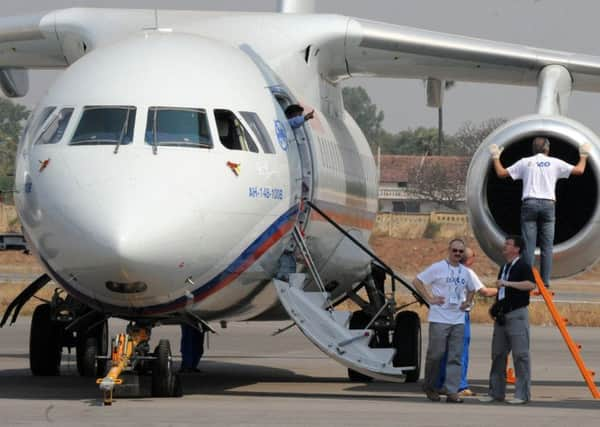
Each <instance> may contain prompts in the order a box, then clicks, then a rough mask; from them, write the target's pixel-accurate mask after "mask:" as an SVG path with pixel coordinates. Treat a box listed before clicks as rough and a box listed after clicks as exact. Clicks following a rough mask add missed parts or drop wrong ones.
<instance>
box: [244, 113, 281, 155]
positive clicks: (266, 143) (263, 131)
mask: <svg viewBox="0 0 600 427" xmlns="http://www.w3.org/2000/svg"><path fill="white" fill-rule="evenodd" d="M240 114H241V115H242V117H243V118H244V120H246V123H248V126H250V128H251V129H252V131H253V132H254V135H256V137H257V138H258V143H259V144H260V146H261V147H262V149H263V151H264V152H265V153H268V154H274V153H275V148H274V147H273V142H272V141H271V138H270V137H269V133H268V132H267V128H265V125H264V124H263V122H262V120H261V119H260V117H258V114H256V113H253V112H250V111H241V112H240Z"/></svg>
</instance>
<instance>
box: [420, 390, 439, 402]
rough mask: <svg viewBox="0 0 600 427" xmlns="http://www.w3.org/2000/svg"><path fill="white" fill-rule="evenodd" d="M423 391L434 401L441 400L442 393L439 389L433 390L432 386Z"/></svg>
mask: <svg viewBox="0 0 600 427" xmlns="http://www.w3.org/2000/svg"><path fill="white" fill-rule="evenodd" d="M423 391H424V392H425V395H426V396H427V399H429V400H431V401H432V402H439V401H440V395H439V394H438V392H437V391H435V390H432V389H430V388H426V389H424V390H423Z"/></svg>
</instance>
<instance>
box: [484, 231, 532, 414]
mask: <svg viewBox="0 0 600 427" xmlns="http://www.w3.org/2000/svg"><path fill="white" fill-rule="evenodd" d="M523 245H524V244H523V239H522V238H521V236H508V237H507V238H506V240H505V242H504V247H503V249H502V254H503V255H504V259H505V260H506V264H504V265H503V266H502V268H501V269H500V273H499V274H498V281H497V282H496V285H497V287H498V296H497V300H496V307H498V309H497V310H495V311H494V314H495V322H494V336H493V338H492V367H491V369H490V389H489V394H488V396H484V397H482V398H481V399H480V400H481V401H482V402H492V401H495V400H496V401H503V400H504V398H505V394H506V360H507V357H508V353H509V352H511V351H512V354H513V360H514V364H515V371H516V377H517V381H516V384H515V396H514V398H513V399H510V400H507V403H510V404H514V405H519V404H523V403H527V402H529V400H530V399H531V394H530V389H531V362H530V358H529V307H528V306H529V292H530V291H531V290H532V289H534V288H535V287H536V285H535V279H534V277H533V272H532V270H531V266H530V265H529V264H527V262H525V260H524V259H523V258H521V252H522V251H523V250H524V247H523Z"/></svg>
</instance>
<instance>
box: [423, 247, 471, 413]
mask: <svg viewBox="0 0 600 427" xmlns="http://www.w3.org/2000/svg"><path fill="white" fill-rule="evenodd" d="M464 252H465V244H464V242H463V241H462V240H460V239H454V240H451V241H450V244H449V245H448V258H446V259H444V260H442V261H438V262H436V263H434V264H432V265H430V266H429V267H427V268H426V269H425V270H424V271H422V272H421V273H419V274H418V275H417V277H416V279H415V280H414V282H413V285H414V287H415V288H416V290H417V291H419V293H420V294H421V295H422V296H423V298H424V299H425V301H427V303H429V316H428V320H429V344H428V347H427V357H426V361H425V384H424V386H423V391H424V392H425V394H426V395H427V398H428V399H429V400H432V401H434V402H437V401H439V400H440V396H439V394H438V392H437V391H436V382H437V380H438V377H439V374H440V365H441V361H442V358H443V357H444V353H445V352H446V351H447V352H448V361H447V364H446V389H447V390H448V396H447V398H446V401H447V402H449V403H461V402H462V401H463V399H462V398H460V397H459V396H458V387H459V385H460V376H461V357H462V350H463V336H464V326H465V325H464V324H465V313H464V310H465V309H466V308H467V307H468V306H469V302H467V301H465V295H466V294H467V293H469V292H475V291H476V290H477V289H476V288H475V284H474V283H473V280H472V277H471V274H470V273H469V271H468V268H467V267H465V266H463V265H462V264H461V263H460V261H461V259H462V257H463V254H464ZM425 285H428V286H427V287H431V293H430V292H429V290H428V289H427V287H426V286H425Z"/></svg>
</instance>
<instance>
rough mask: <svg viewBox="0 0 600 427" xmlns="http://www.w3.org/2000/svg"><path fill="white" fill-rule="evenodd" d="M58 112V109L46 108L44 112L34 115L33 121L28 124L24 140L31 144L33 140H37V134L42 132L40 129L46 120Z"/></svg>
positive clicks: (24, 132)
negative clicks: (55, 111) (54, 112)
mask: <svg viewBox="0 0 600 427" xmlns="http://www.w3.org/2000/svg"><path fill="white" fill-rule="evenodd" d="M54 110H56V107H45V108H44V109H43V110H42V111H38V112H36V113H35V114H34V116H33V117H32V118H31V120H30V121H29V122H28V123H27V126H26V127H25V131H23V140H24V141H25V140H27V141H29V142H28V144H30V143H31V140H32V138H35V136H36V134H37V133H38V131H39V130H40V127H41V126H42V125H43V124H44V122H45V121H46V119H47V118H48V116H49V115H50V114H52V112H53V111H54Z"/></svg>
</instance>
